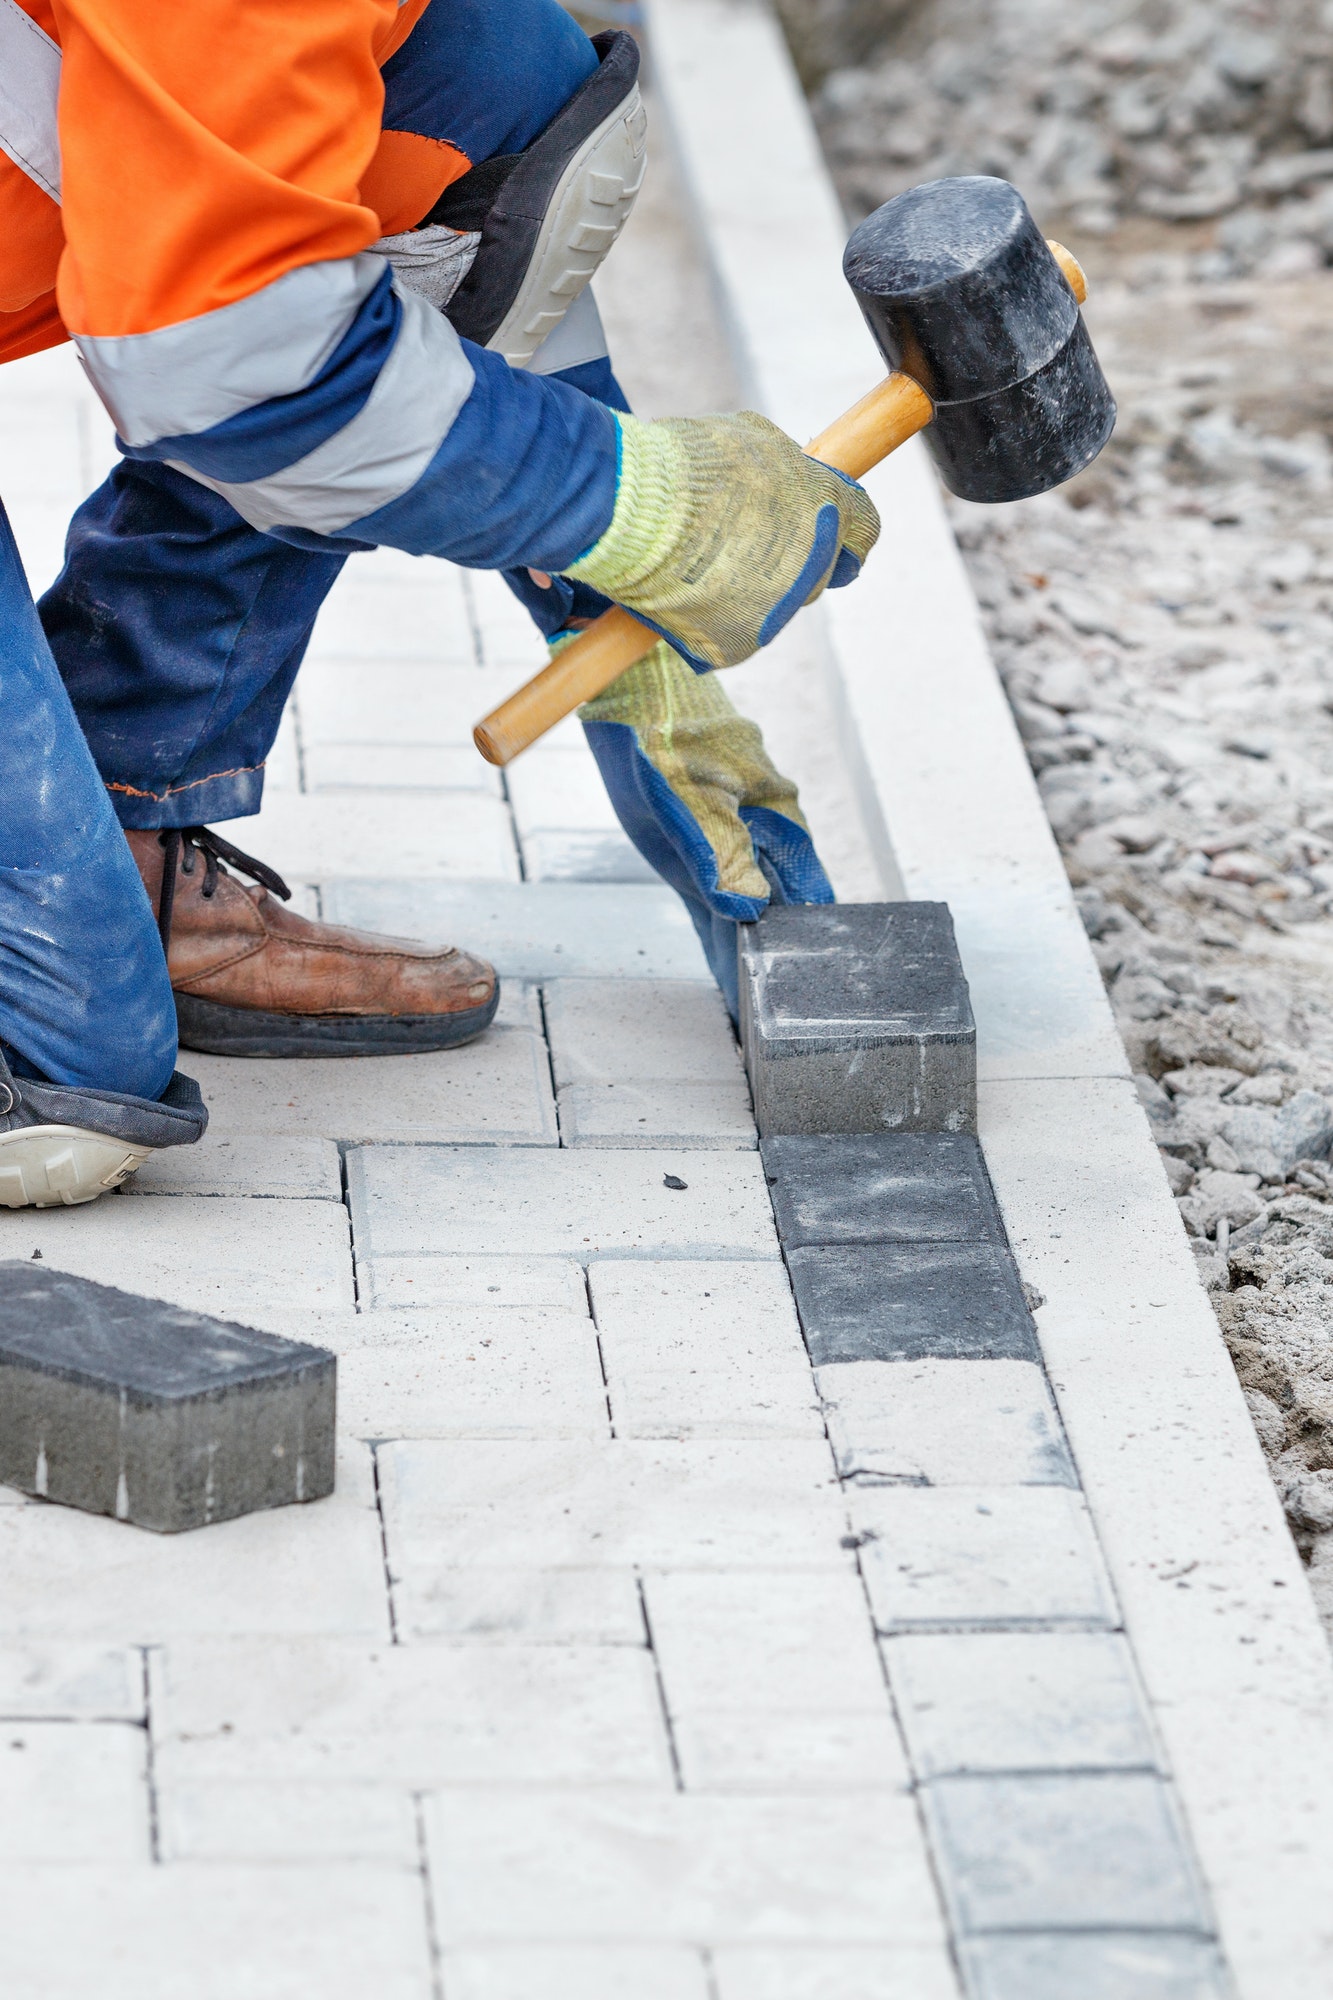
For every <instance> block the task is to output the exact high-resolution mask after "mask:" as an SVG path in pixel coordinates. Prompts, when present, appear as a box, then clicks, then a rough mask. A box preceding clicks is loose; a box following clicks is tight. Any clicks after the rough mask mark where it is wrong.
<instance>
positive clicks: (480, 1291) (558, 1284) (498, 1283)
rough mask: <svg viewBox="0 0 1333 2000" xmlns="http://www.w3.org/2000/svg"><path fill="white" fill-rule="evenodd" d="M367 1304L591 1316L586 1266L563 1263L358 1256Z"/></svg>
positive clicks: (548, 1259) (542, 1259) (528, 1259)
mask: <svg viewBox="0 0 1333 2000" xmlns="http://www.w3.org/2000/svg"><path fill="white" fill-rule="evenodd" d="M356 1269H357V1283H358V1285H359V1287H360V1289H361V1298H362V1302H363V1303H364V1304H367V1305H370V1306H372V1307H377V1308H378V1307H381V1306H384V1307H404V1306H449V1307H454V1306H474V1305H492V1306H539V1307H543V1308H545V1309H546V1310H548V1311H550V1312H573V1313H579V1314H581V1315H582V1316H583V1318H585V1319H586V1318H587V1316H588V1289H587V1280H586V1279H585V1277H584V1275H583V1266H582V1265H581V1264H576V1263H573V1262H572V1261H570V1260H568V1259H564V1258H560V1257H522V1256H514V1257H501V1256H491V1257H371V1256H363V1255H361V1254H360V1252H358V1255H357V1264H356Z"/></svg>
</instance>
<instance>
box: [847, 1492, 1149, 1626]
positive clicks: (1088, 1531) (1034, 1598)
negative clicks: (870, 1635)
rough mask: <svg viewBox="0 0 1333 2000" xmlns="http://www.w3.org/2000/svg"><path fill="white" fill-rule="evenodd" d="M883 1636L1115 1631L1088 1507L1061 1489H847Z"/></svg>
mask: <svg viewBox="0 0 1333 2000" xmlns="http://www.w3.org/2000/svg"><path fill="white" fill-rule="evenodd" d="M844 1491H845V1493H846V1496H847V1503H848V1512H849V1514H850V1515H851V1519H852V1525H853V1527H854V1528H855V1530H856V1531H857V1533H858V1534H860V1535H863V1536H867V1537H868V1538H869V1539H868V1540H866V1542H865V1544H864V1546H863V1547H862V1549H861V1564H862V1568H863V1569H864V1572H865V1578H866V1586H867V1588H868V1590H869V1592H870V1604H871V1610H872V1611H873V1613H874V1618H875V1624H876V1625H877V1627H878V1628H879V1630H880V1631H881V1632H902V1631H908V1632H910V1631H912V1630H913V1629H914V1628H916V1627H920V1626H923V1625H925V1626H930V1625H957V1626H960V1627H967V1626H979V1625H980V1626H987V1625H989V1626H996V1625H998V1626H1015V1625H1017V1626H1022V1625H1052V1624H1063V1625H1069V1624H1078V1625H1106V1626H1109V1625H1112V1624H1114V1622H1115V1604H1114V1599H1113V1597H1112V1594H1111V1586H1110V1581H1109V1579H1108V1577H1107V1575H1106V1570H1105V1567H1104V1565H1103V1563H1102V1558H1101V1552H1100V1550H1099V1549H1098V1546H1097V1541H1096V1537H1095V1535H1094V1534H1093V1531H1092V1523H1091V1521H1090V1520H1089V1518H1088V1510H1087V1505H1086V1503H1085V1501H1084V1499H1083V1496H1082V1494H1080V1493H1071V1492H1070V1491H1069V1489H1068V1488H1067V1487H1064V1486H987V1487H982V1486H971V1487H968V1486H938V1487H925V1486H849V1487H846V1488H844Z"/></svg>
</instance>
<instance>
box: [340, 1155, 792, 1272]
mask: <svg viewBox="0 0 1333 2000" xmlns="http://www.w3.org/2000/svg"><path fill="white" fill-rule="evenodd" d="M668 1176H669V1177H670V1178H671V1179H673V1180H677V1181H682V1182H683V1183H684V1186H683V1187H681V1188H673V1187H670V1186H668V1185H667V1184H666V1183H667V1178H668ZM347 1177H348V1191H349V1197H350V1201H351V1208H352V1218H353V1229H354V1233H355V1238H356V1245H357V1252H358V1255H367V1254H368V1255H371V1256H386V1255H388V1256H413V1255H417V1256H419V1255H422V1254H423V1253H429V1252H431V1251H435V1252H437V1253H440V1254H444V1253H448V1252H452V1253H454V1254H456V1255H474V1256H475V1255H477V1254H490V1255H504V1254H505V1253H507V1252H509V1251H513V1250H522V1251H524V1252H526V1253H527V1254H528V1255H532V1254H534V1253H539V1254H542V1255H545V1256H553V1257H575V1258H578V1259H579V1261H580V1262H586V1261H588V1260H589V1259H590V1258H594V1257H605V1256H610V1257H671V1256H675V1257H722V1258H728V1257H734V1258H742V1259H745V1258H776V1257H777V1255H778V1239H777V1232H776V1230H775V1228H774V1226H773V1212H772V1208H771V1205H770V1203H769V1198H768V1185H767V1182H766V1180H765V1178H764V1170H763V1167H762V1166H761V1164H760V1162H759V1160H758V1158H757V1156H755V1155H753V1154H745V1153H721V1154H719V1153H681V1152H670V1153H665V1152H645V1153H640V1152H637V1151H632V1152H612V1153H598V1152H595V1151H592V1150H589V1151H586V1152H583V1151H579V1152H570V1151H567V1150H562V1151H560V1152H554V1151H552V1152H547V1151H544V1150H539V1149H536V1148H533V1149H531V1150H529V1149H526V1148H523V1149H519V1148H515V1149H514V1150H513V1151H499V1150H495V1151H491V1150H482V1149H481V1148H473V1147H461V1146H460V1147H450V1146H417V1147H412V1148H411V1149H404V1148H398V1147H364V1146H363V1147H357V1148H355V1149H354V1150H353V1151H352V1152H351V1153H349V1154H348V1158H347Z"/></svg>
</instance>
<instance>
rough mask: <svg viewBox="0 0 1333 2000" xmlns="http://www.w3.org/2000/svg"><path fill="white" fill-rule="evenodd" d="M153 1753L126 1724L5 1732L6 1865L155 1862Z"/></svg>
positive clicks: (0, 1766) (26, 1725)
mask: <svg viewBox="0 0 1333 2000" xmlns="http://www.w3.org/2000/svg"><path fill="white" fill-rule="evenodd" d="M147 1749H148V1741H147V1737H146V1736H145V1734H144V1732H143V1730H142V1729H136V1728H134V1727H133V1726H132V1725H130V1724H128V1723H124V1722H108V1723H88V1722H6V1723H4V1724H3V1725H0V1862H3V1863H5V1864H6V1865H8V1864H9V1863H11V1862H16V1861H18V1862H22V1861H62V1862H66V1863H70V1862H72V1863H75V1864H77V1863H79V1862H87V1861H124V1862H130V1861H147V1860H148V1859H149V1857H150V1853H151V1846H150V1838H149V1809H148V1782H147V1769H146V1765H147ZM4 1956H5V1947H4V1945H3V1944H0V1959H3V1958H4ZM5 1984H6V1989H7V1990H8V1979H6V1982H5Z"/></svg>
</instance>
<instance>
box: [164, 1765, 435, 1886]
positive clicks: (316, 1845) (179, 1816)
mask: <svg viewBox="0 0 1333 2000" xmlns="http://www.w3.org/2000/svg"><path fill="white" fill-rule="evenodd" d="M157 1812H158V1827H159V1840H160V1845H161V1852H162V1859H163V1860H164V1861H167V1862H181V1861H194V1862H197V1861H208V1862H219V1861H221V1862H240V1863H246V1862H249V1863H265V1864H267V1865H268V1866H270V1867H272V1866H274V1865H276V1866H277V1867H279V1868H288V1867H290V1866H291V1865H292V1863H293V1862H303V1861H304V1862H312V1861H361V1862H379V1863H381V1864H387V1865H390V1866H394V1867H398V1868H404V1869H415V1868H416V1867H417V1865H418V1845H419V1843H418V1836H417V1821H416V1810H415V1807H414V1805H413V1802H412V1798H411V1796H410V1794H409V1792H408V1791H407V1789H406V1788H402V1789H400V1790H397V1791H393V1790H390V1789H389V1788H388V1787H387V1786H382V1785H377V1784H371V1785H368V1784H364V1783H356V1782H353V1783H350V1784H341V1783H338V1782H336V1781H334V1782H331V1781H330V1780H329V1779H328V1778H324V1779H319V1780H316V1779H311V1780H307V1781H300V1780H293V1779H289V1778H276V1779H274V1778H267V1777H260V1778H256V1779H251V1780H247V1779H236V1780H232V1779H228V1778H193V1777H189V1778H183V1777H181V1776H180V1775H179V1773H177V1772H174V1771H173V1772H172V1773H171V1774H170V1775H166V1776H164V1777H163V1779H162V1780H161V1782H159V1785H158V1794H157Z"/></svg>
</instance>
